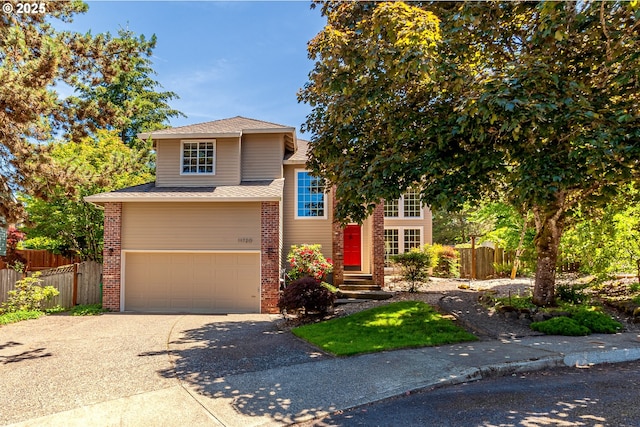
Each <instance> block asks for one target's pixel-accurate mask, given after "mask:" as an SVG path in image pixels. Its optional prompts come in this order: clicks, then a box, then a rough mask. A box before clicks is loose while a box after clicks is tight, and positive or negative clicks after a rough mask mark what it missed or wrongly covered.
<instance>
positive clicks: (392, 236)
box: [384, 227, 424, 266]
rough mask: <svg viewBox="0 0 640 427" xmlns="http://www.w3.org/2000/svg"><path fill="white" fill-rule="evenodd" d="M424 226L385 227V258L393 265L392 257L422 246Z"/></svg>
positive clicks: (387, 264) (387, 263)
mask: <svg viewBox="0 0 640 427" xmlns="http://www.w3.org/2000/svg"><path fill="white" fill-rule="evenodd" d="M423 231H424V230H423V227H385V229H384V260H385V265H386V266H390V265H391V257H392V256H393V255H398V254H401V253H405V252H408V251H410V250H411V249H413V248H419V247H421V246H422V245H423V244H424V243H423Z"/></svg>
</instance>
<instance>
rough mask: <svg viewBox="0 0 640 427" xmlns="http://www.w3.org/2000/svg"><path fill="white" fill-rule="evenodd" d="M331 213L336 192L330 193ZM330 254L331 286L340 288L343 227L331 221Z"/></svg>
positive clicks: (341, 281)
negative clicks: (331, 268)
mask: <svg viewBox="0 0 640 427" xmlns="http://www.w3.org/2000/svg"><path fill="white" fill-rule="evenodd" d="M331 194H332V203H333V212H335V211H336V206H337V200H336V192H335V188H334V191H332V192H331ZM331 230H332V233H333V236H332V239H331V240H332V243H333V248H332V254H331V257H332V258H333V286H340V285H342V284H343V283H344V227H342V225H340V223H339V222H337V221H333V226H332V229H331Z"/></svg>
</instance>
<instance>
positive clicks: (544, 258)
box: [533, 195, 565, 307]
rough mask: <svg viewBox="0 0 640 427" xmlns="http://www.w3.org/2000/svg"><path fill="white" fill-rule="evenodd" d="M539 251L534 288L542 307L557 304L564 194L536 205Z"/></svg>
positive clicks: (535, 296)
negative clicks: (556, 291) (557, 277)
mask: <svg viewBox="0 0 640 427" xmlns="http://www.w3.org/2000/svg"><path fill="white" fill-rule="evenodd" d="M533 213H534V216H535V222H536V237H535V240H534V244H535V247H536V253H537V261H538V262H537V265H536V282H535V287H534V289H533V303H534V304H535V305H537V306H540V307H547V306H552V305H554V304H555V286H556V262H557V260H558V247H559V246H560V237H562V231H563V228H564V218H565V208H564V196H563V195H560V196H559V197H558V198H557V199H556V201H554V202H553V203H550V204H549V205H547V206H534V208H533Z"/></svg>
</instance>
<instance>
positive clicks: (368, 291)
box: [336, 274, 393, 304]
mask: <svg viewBox="0 0 640 427" xmlns="http://www.w3.org/2000/svg"><path fill="white" fill-rule="evenodd" d="M338 288H339V291H338V301H336V303H338V304H341V303H342V304H344V303H349V302H362V301H363V300H385V299H389V298H391V297H392V296H393V294H392V293H391V292H385V291H383V290H382V288H381V287H380V286H378V285H376V284H375V283H374V282H373V278H372V276H371V275H370V274H345V275H344V282H343V284H342V285H340V286H339V287H338Z"/></svg>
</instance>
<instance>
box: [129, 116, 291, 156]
mask: <svg viewBox="0 0 640 427" xmlns="http://www.w3.org/2000/svg"><path fill="white" fill-rule="evenodd" d="M252 133H253V134H255V133H284V134H285V144H286V146H287V150H288V151H295V149H296V135H295V133H296V128H294V127H290V126H285V125H279V124H277V123H271V122H265V121H263V120H256V119H250V118H247V117H242V116H235V117H230V118H228V119H220V120H213V121H210V122H204V123H196V124H193V125H187V126H179V127H175V128H168V129H161V130H155V131H152V132H143V133H140V134H138V138H140V139H143V140H144V139H148V138H151V139H153V140H158V139H175V138H225V137H227V138H229V137H231V138H237V137H241V136H242V135H243V134H252Z"/></svg>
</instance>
